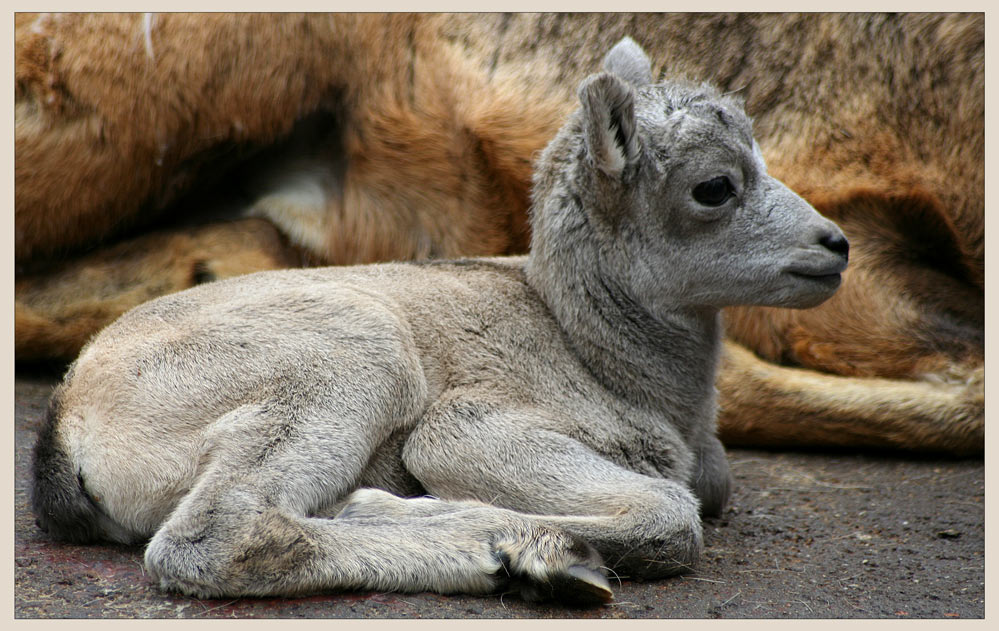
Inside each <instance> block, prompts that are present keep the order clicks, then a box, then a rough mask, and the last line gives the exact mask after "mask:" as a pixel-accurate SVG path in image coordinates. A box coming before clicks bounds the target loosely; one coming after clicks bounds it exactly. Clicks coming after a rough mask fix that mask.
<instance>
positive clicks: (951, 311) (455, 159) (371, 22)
mask: <svg viewBox="0 0 999 631" xmlns="http://www.w3.org/2000/svg"><path fill="white" fill-rule="evenodd" d="M15 28H16V35H15V78H16V88H15V89H16V126H15V183H16V188H15V228H16V250H15V257H16V260H17V263H18V265H19V269H20V272H19V275H18V283H17V287H16V301H17V304H16V311H15V327H16V333H15V339H16V352H17V357H18V358H19V359H26V358H36V357H46V356H56V357H63V358H70V357H72V356H73V355H74V354H75V353H76V352H77V350H78V349H79V347H80V346H81V345H82V343H83V342H84V341H85V340H86V339H87V337H89V335H90V334H91V333H92V332H93V331H95V330H96V329H97V328H99V327H100V326H102V325H103V324H104V323H106V322H109V321H110V320H111V319H113V318H114V317H115V316H116V315H118V314H119V313H121V312H122V311H124V310H125V309H127V308H129V307H131V306H133V305H134V304H138V302H141V301H142V300H145V299H147V298H148V297H150V296H152V295H157V294H158V293H166V292H169V291H174V290H177V289H181V288H183V287H186V286H189V285H190V284H192V283H195V282H198V280H200V279H203V278H204V275H198V274H193V273H192V270H194V269H195V267H196V266H197V265H201V266H205V265H207V266H209V267H211V268H213V269H217V270H218V271H216V272H215V275H216V276H225V275H230V274H237V273H241V272H248V271H255V270H258V269H264V268H270V267H276V266H284V265H289V264H292V265H295V264H302V263H303V262H318V263H323V262H326V263H336V264H344V263H357V262H368V261H375V260H392V259H410V258H422V257H451V256H458V255H482V254H500V253H513V252H520V251H523V250H524V249H525V248H526V245H527V242H528V235H527V229H526V208H527V205H528V193H529V191H528V183H529V174H530V165H531V161H532V159H533V156H534V154H535V152H537V151H538V150H540V149H541V148H542V147H543V146H544V145H545V143H546V142H547V141H548V140H549V139H550V137H551V136H552V134H553V133H554V130H555V129H556V128H557V127H558V125H559V124H560V123H561V121H562V120H564V117H565V116H566V115H567V113H568V112H569V111H570V110H571V109H572V107H573V103H574V99H575V97H574V94H573V89H574V86H575V85H576V83H577V82H578V80H579V79H580V78H581V77H582V76H584V75H586V74H588V73H590V72H592V71H594V70H596V69H597V68H598V67H599V60H600V58H601V57H602V56H603V55H604V54H605V53H606V51H607V50H609V49H610V47H611V46H612V45H613V44H614V43H615V42H616V41H618V40H619V39H620V38H621V37H622V36H624V35H630V36H632V37H633V38H635V39H636V40H637V41H638V42H639V44H641V45H642V46H643V47H644V48H645V50H647V51H648V52H649V53H650V56H651V57H652V60H653V64H654V65H655V67H654V70H655V71H656V72H664V73H667V74H669V75H687V76H689V77H692V78H695V79H707V80H710V81H712V82H714V83H716V84H718V85H720V86H721V87H722V88H723V89H725V90H730V91H739V92H740V93H741V94H742V95H743V96H744V97H745V99H746V105H747V111H748V112H749V113H750V115H752V116H753V117H754V118H755V121H756V122H755V130H756V135H757V137H758V138H759V140H760V145H761V147H762V149H763V152H764V155H765V156H766V158H767V161H768V164H769V167H770V171H771V173H773V174H774V175H775V176H776V177H778V178H780V179H781V180H783V181H784V182H786V183H787V184H788V185H789V186H790V187H791V188H792V189H794V190H796V191H797V192H798V193H800V194H801V195H802V196H803V197H805V198H806V199H807V200H808V201H809V202H811V203H812V204H813V205H814V206H815V207H816V208H817V209H818V210H819V211H820V212H822V213H823V214H826V215H827V216H829V217H830V218H831V219H833V220H835V221H836V222H837V223H838V224H839V225H840V226H841V227H842V228H843V230H844V232H845V233H846V234H847V236H848V237H849V238H850V241H851V264H850V268H849V269H848V270H847V273H846V275H845V277H844V284H843V287H842V289H841V290H840V292H839V293H838V294H837V295H836V296H835V297H834V298H833V299H832V300H830V301H829V302H827V303H826V304H824V305H822V306H821V307H819V308H817V309H812V310H808V311H789V310H783V309H765V308H752V309H750V308H746V309H735V310H731V311H730V312H729V313H728V314H727V316H728V323H729V325H728V326H729V333H730V338H731V339H732V340H733V341H734V342H737V343H738V344H739V345H741V347H740V346H736V345H735V344H730V345H729V346H730V348H731V349H734V350H733V351H732V353H731V354H730V356H731V357H734V358H735V359H732V360H731V362H730V363H729V364H728V367H727V368H726V370H725V371H724V372H723V375H722V378H721V379H720V381H719V386H720V389H721V402H722V406H723V413H722V417H721V419H720V423H721V431H722V436H723V438H724V439H725V440H726V441H728V442H729V443H730V444H733V443H755V444H764V445H789V444H790V445H805V444H812V445H844V446H867V447H901V448H906V449H915V450H918V449H942V450H946V451H952V452H955V453H981V451H982V448H983V444H984V438H983V437H984V403H983V400H982V398H981V391H982V379H981V371H982V367H983V365H984V350H983V346H984V344H983V338H984V308H983V298H984V252H985V251H984V18H983V16H982V15H981V14H964V15H942V14H941V15H898V16H883V15H862V16H857V15H849V14H835V15H752V14H743V15H736V16H732V15H709V16H705V15H695V14H684V15H676V16H649V15H637V16H636V15H625V14H613V15H599V14H597V15H582V16H570V15H513V16H506V15H498V14H475V15H457V16H449V15H444V16H438V15H371V14H368V15H335V16H329V15H322V14H309V15H305V16H300V15H290V14H277V15H252V14H245V15H197V16H190V15H181V14H167V15H156V16H154V17H153V18H152V21H151V28H150V29H149V42H150V43H151V46H150V47H149V49H148V50H147V47H146V33H145V31H144V23H143V16H142V15H137V14H130V15H113V14H102V15H76V14H71V15H62V16H56V15H52V16H47V17H45V16H42V17H39V16H37V15H29V14H18V15H17V16H16V21H15ZM150 52H151V55H150ZM317 112H318V113H320V114H321V115H322V116H324V117H325V118H326V120H328V121H329V127H330V129H331V131H330V133H329V135H328V136H325V137H323V138H321V139H315V140H313V142H312V144H311V145H310V144H308V143H306V145H305V149H304V151H305V152H307V153H309V152H311V153H309V155H310V157H311V159H314V160H319V161H326V163H330V164H335V165H336V168H335V169H334V171H335V174H334V176H333V177H332V183H331V184H329V187H328V191H327V192H328V193H329V195H328V198H327V204H326V206H325V208H324V210H323V211H322V213H321V216H320V217H319V218H318V219H319V222H320V223H319V225H321V230H322V232H323V235H322V237H321V238H320V239H319V242H321V244H322V245H321V246H311V247H310V246H308V244H306V243H302V242H301V238H300V237H299V236H296V234H295V230H296V229H300V230H306V228H305V227H303V226H304V225H305V224H302V222H301V220H300V219H299V218H298V217H299V216H298V215H295V214H294V213H286V212H285V210H286V209H285V208H284V207H282V206H280V204H278V205H271V206H268V207H266V208H263V209H262V210H261V212H260V213H255V214H260V215H261V216H264V217H267V218H269V219H271V220H272V222H273V223H274V225H276V226H278V230H279V231H280V232H282V233H283V234H284V236H285V237H286V238H288V239H290V243H289V244H287V245H284V244H282V242H281V241H280V240H277V241H275V240H274V239H276V238H277V237H276V235H274V236H273V238H270V237H268V238H263V239H262V240H261V239H260V238H251V239H249V240H244V238H243V236H242V232H241V231H242V230H243V228H242V227H241V226H243V225H244V224H243V223H240V222H237V223H233V224H217V225H216V226H215V227H214V228H210V229H209V228H199V229H198V230H201V231H202V232H200V233H199V234H201V235H202V237H198V238H196V239H195V240H194V241H191V240H185V239H184V238H183V237H182V235H183V234H185V233H184V232H183V231H184V230H186V231H190V230H192V229H191V228H171V229H168V230H167V231H163V232H159V233H155V234H152V235H147V236H140V237H139V239H145V241H139V242H135V243H134V244H133V245H128V242H126V243H125V244H122V245H115V246H110V247H109V248H108V249H107V250H106V251H103V250H98V251H97V252H96V253H94V254H90V255H86V256H84V257H82V258H81V257H79V256H77V257H76V258H70V259H66V257H65V253H72V252H79V251H80V249H81V248H84V247H93V246H94V245H99V244H103V243H109V240H111V239H114V238H117V237H118V236H119V235H124V234H129V233H127V232H126V230H130V231H131V233H135V232H136V231H139V232H141V231H143V230H148V228H146V226H150V225H152V223H153V221H164V220H165V219H169V218H170V217H169V216H170V215H173V214H174V213H180V211H181V210H183V209H185V208H189V207H190V206H191V204H190V203H189V202H190V197H184V196H185V194H187V195H189V194H190V192H191V191H192V190H200V189H196V188H195V187H196V186H197V185H198V183H199V182H202V181H204V180H205V178H207V177H210V176H213V175H217V174H218V173H220V172H223V171H224V170H225V169H230V168H235V169H237V170H236V171H235V173H236V174H237V177H245V178H249V179H252V177H253V176H252V172H250V175H245V173H244V172H242V171H239V170H238V169H240V168H242V167H241V166H240V165H242V164H244V162H245V161H246V160H248V159H250V158H253V157H255V156H258V155H263V154H257V153H256V152H257V151H258V150H261V149H262V148H267V147H271V146H273V145H274V144H275V143H277V142H278V141H280V140H281V139H282V138H285V137H287V136H288V135H289V134H291V135H294V130H295V129H296V127H295V123H296V121H297V120H300V119H301V118H302V117H304V116H307V115H309V114H314V113H317ZM261 160H263V161H264V162H265V163H266V156H265V158H262V159H258V160H257V163H256V164H257V165H258V166H259V164H260V162H261ZM274 160H276V158H274V159H273V160H272V162H273V161H274ZM164 215H167V216H166V217H165V216H164ZM169 230H178V231H180V232H178V233H176V234H174V233H171V232H170V231H169ZM205 230H207V232H205ZM212 230H216V232H212ZM230 231H231V232H230ZM226 233H228V234H229V235H230V236H228V237H224V236H222V235H224V234H226ZM139 244H141V245H139ZM233 244H238V245H233ZM275 244H277V245H275ZM295 245H297V246H300V247H301V248H303V249H305V250H306V254H305V258H304V259H303V255H302V254H301V253H300V252H299V250H298V249H296V248H295V247H293V246H295ZM278 246H280V247H278ZM282 247H284V248H287V252H284V253H282V251H281V248H282ZM111 252H116V253H117V254H113V255H112V254H111ZM53 255H59V257H60V259H61V260H63V261H65V262H62V263H61V264H60V265H58V266H56V267H55V268H53V267H52V266H51V265H46V266H44V267H40V261H49V260H50V259H51V258H52V257H53ZM108 256H114V257H115V260H116V261H118V263H117V265H118V267H116V268H114V269H115V271H114V272H111V271H110V270H111V269H112V268H110V267H108V260H109V259H107V258H106V257H108ZM53 269H55V270H56V271H53ZM148 270H151V271H148ZM116 275H123V276H124V277H128V278H129V279H130V280H128V281H127V282H126V281H123V280H115V278H116ZM59 278H63V279H66V278H72V281H71V282H69V283H67V282H65V281H64V282H59V280H58V279H59ZM92 297H97V298H98V299H97V300H91V298H92ZM740 348H745V349H749V350H751V351H752V353H746V352H739V350H740ZM844 379H845V381H844Z"/></svg>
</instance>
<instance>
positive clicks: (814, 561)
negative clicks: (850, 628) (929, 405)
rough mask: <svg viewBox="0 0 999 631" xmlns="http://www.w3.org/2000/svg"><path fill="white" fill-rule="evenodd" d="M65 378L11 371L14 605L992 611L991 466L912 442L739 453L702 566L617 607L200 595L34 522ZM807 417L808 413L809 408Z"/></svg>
mask: <svg viewBox="0 0 999 631" xmlns="http://www.w3.org/2000/svg"><path fill="white" fill-rule="evenodd" d="M56 382H57V377H56V376H54V374H53V373H52V371H51V370H47V371H38V370H34V371H30V372H25V371H21V370H19V373H18V375H17V378H16V380H15V401H14V417H15V423H16V433H15V453H14V457H15V466H16V469H15V495H14V517H15V537H14V561H15V567H14V582H15V583H14V616H15V617H16V618H20V619H24V618H942V619H949V618H983V617H984V616H985V464H984V461H983V460H982V459H971V460H950V459H943V458H939V457H927V456H917V455H911V454H910V455H903V454H888V453H885V454H876V453H860V454H858V453H845V452H838V453H828V452H826V453H815V452H800V451H799V452H795V451H782V452H770V451H761V450H751V449H731V450H729V460H730V461H731V466H732V472H733V474H734V477H735V490H734V493H733V496H732V499H731V503H730V505H729V507H728V509H727V510H726V511H725V512H724V514H723V516H722V517H721V518H718V519H711V520H707V521H706V522H705V524H704V540H705V550H704V553H703V555H702V557H701V560H700V563H699V564H698V565H697V566H696V568H695V569H694V571H693V572H691V573H690V574H687V575H685V576H682V577H678V578H673V579H668V580H662V581H650V582H638V581H632V580H628V579H627V578H626V577H620V578H615V579H614V580H613V584H614V586H615V600H614V602H613V603H611V604H610V605H607V606H602V607H597V608H590V609H573V608H566V607H561V606H557V605H550V604H543V605H537V604H531V603H526V602H524V601H521V600H520V599H518V598H516V597H514V596H512V595H501V594H497V595H491V596H486V597H470V596H441V595H437V594H430V593H420V594H390V593H374V592H351V593H336V594H328V595H317V596H312V597H307V598H293V599H290V598H268V599H254V598H238V599H227V600H199V599H196V598H189V597H185V596H180V595H176V594H168V593H164V592H162V591H160V590H159V589H158V588H157V586H156V585H155V584H154V583H153V582H152V581H150V579H149V577H148V576H147V575H146V574H145V572H144V570H143V566H142V549H141V548H140V547H117V546H76V545H66V544H61V543H55V542H53V541H51V540H50V539H49V538H48V537H47V536H46V535H45V534H44V533H42V532H40V531H39V530H38V529H37V528H36V527H35V525H34V517H33V516H32V515H31V512H30V510H29V508H28V503H27V487H28V483H29V469H30V461H31V449H32V446H33V444H34V442H35V438H36V434H37V430H38V428H39V427H40V425H41V422H42V420H43V417H44V412H45V405H46V402H47V399H48V396H49V394H50V393H51V391H52V388H53V387H54V385H55V384H56ZM803 422H807V420H803Z"/></svg>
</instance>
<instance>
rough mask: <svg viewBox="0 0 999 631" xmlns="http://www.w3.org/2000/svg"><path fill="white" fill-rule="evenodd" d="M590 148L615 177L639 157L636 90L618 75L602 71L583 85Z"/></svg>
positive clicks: (593, 157)
mask: <svg viewBox="0 0 999 631" xmlns="http://www.w3.org/2000/svg"><path fill="white" fill-rule="evenodd" d="M579 100H580V101H581V102H582V104H583V125H584V129H585V134H586V150H587V153H588V154H589V157H590V159H591V160H592V161H593V164H594V165H595V166H596V167H597V168H598V169H600V170H601V171H603V172H604V173H606V174H607V175H609V176H610V177H613V178H618V177H620V176H621V173H622V171H624V169H625V168H626V167H627V166H629V165H631V164H634V163H635V162H636V161H638V155H639V144H638V134H637V130H636V128H635V91H634V89H633V88H632V87H631V86H630V85H628V84H627V83H625V82H624V81H622V80H621V79H619V78H618V77H617V76H615V75H612V74H607V73H601V74H598V75H593V76H591V77H588V78H587V79H586V80H585V81H583V84H582V85H581V86H579Z"/></svg>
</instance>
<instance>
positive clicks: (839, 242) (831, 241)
mask: <svg viewBox="0 0 999 631" xmlns="http://www.w3.org/2000/svg"><path fill="white" fill-rule="evenodd" d="M819 244H820V245H822V246H824V247H825V248H826V249H828V250H832V251H833V252H835V253H836V254H839V255H840V256H842V257H843V258H848V257H849V255H850V242H849V241H847V240H846V237H844V236H843V235H842V234H826V235H823V236H822V238H821V239H819Z"/></svg>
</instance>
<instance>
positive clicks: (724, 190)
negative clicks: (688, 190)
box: [694, 175, 734, 206]
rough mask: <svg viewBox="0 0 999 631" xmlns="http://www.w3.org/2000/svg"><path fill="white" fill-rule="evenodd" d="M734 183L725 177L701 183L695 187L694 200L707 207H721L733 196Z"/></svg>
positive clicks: (721, 176)
mask: <svg viewBox="0 0 999 631" xmlns="http://www.w3.org/2000/svg"><path fill="white" fill-rule="evenodd" d="M733 192H734V189H733V188H732V183H731V182H730V181H729V180H728V178H727V177H725V176H724V175H720V176H718V177H716V178H712V179H710V180H708V181H707V182H701V183H700V184H698V185H697V186H695V187H694V199H696V200H697V202H698V203H700V204H704V205H705V206H721V205H722V204H724V203H725V202H727V201H728V198H729V197H731V196H732V193H733Z"/></svg>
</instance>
